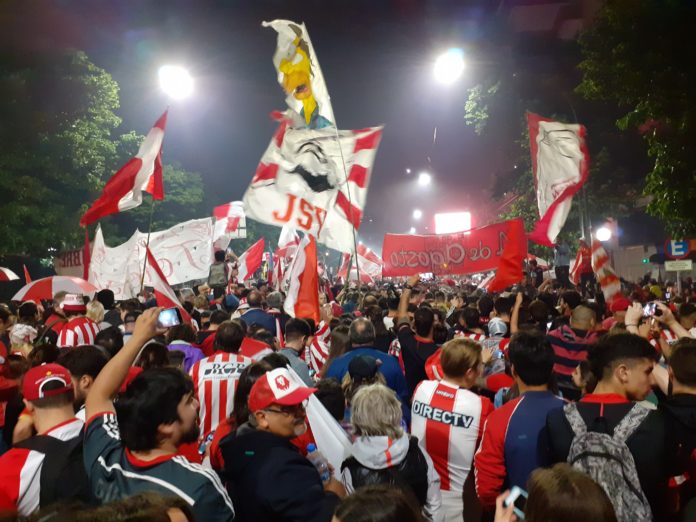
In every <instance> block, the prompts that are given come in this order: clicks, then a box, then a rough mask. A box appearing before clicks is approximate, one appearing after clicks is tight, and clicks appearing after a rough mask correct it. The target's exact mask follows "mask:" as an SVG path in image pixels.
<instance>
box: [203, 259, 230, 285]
mask: <svg viewBox="0 0 696 522" xmlns="http://www.w3.org/2000/svg"><path fill="white" fill-rule="evenodd" d="M225 268H226V267H225V263H213V264H212V265H210V272H208V286H210V287H215V286H227V274H226V270H225Z"/></svg>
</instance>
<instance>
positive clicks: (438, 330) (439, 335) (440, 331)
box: [433, 323, 449, 345]
mask: <svg viewBox="0 0 696 522" xmlns="http://www.w3.org/2000/svg"><path fill="white" fill-rule="evenodd" d="M448 336H449V330H448V329H447V326H445V324H444V323H435V324H434V325H433V342H434V343H435V344H437V345H440V344H443V343H444V342H445V341H447V337H448Z"/></svg>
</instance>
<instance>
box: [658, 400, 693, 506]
mask: <svg viewBox="0 0 696 522" xmlns="http://www.w3.org/2000/svg"><path fill="white" fill-rule="evenodd" d="M659 410H660V411H661V412H662V415H663V417H664V421H665V436H666V440H665V447H666V448H667V462H668V471H669V476H670V477H671V478H672V480H670V492H671V494H670V498H671V499H672V506H671V508H672V509H673V510H676V509H683V508H684V507H685V506H686V504H687V503H688V502H689V501H691V500H692V499H694V498H696V395H690V394H679V395H674V396H672V397H670V398H668V399H665V400H662V401H660V406H659ZM685 476H688V477H689V479H688V480H687V481H686V482H684V483H682V482H681V480H682V478H683V477H685ZM675 493H678V494H675Z"/></svg>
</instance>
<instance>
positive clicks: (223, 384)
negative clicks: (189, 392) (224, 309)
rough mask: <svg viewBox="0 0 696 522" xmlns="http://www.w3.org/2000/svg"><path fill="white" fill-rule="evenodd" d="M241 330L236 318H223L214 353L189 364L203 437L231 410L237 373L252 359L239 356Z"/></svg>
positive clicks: (216, 337) (237, 377) (216, 336)
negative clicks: (225, 319)
mask: <svg viewBox="0 0 696 522" xmlns="http://www.w3.org/2000/svg"><path fill="white" fill-rule="evenodd" d="M243 340H244V330H243V329H242V327H241V326H240V325H239V323H237V322H235V321H225V322H223V323H222V324H221V325H220V327H219V328H218V329H217V331H216V332H215V342H214V344H213V348H214V349H215V353H213V355H211V356H210V357H207V358H205V359H201V360H200V361H198V362H196V363H195V364H194V365H193V366H192V367H191V378H192V380H193V386H194V393H195V396H196V398H197V399H198V402H199V408H198V416H199V425H200V432H201V435H202V436H203V437H204V438H205V437H207V436H208V434H209V433H211V432H212V431H213V430H215V428H217V426H218V424H219V423H220V422H222V421H223V420H225V419H226V418H227V417H229V416H230V414H231V413H232V406H233V404H234V393H235V391H236V390H237V384H238V382H239V375H240V374H241V373H242V370H244V368H246V367H247V366H249V365H250V364H251V363H252V362H253V361H252V360H251V359H250V358H249V357H245V356H243V355H240V354H239V353H238V352H239V348H240V347H241V345H242V341H243Z"/></svg>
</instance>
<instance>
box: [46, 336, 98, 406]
mask: <svg viewBox="0 0 696 522" xmlns="http://www.w3.org/2000/svg"><path fill="white" fill-rule="evenodd" d="M57 362H58V364H60V365H61V366H63V367H64V368H67V369H68V371H69V372H70V377H71V378H72V385H73V390H74V394H75V407H76V408H80V407H81V406H82V405H83V404H84V403H85V399H86V398H87V394H88V393H89V390H90V389H91V388H92V384H94V380H95V379H96V378H97V375H99V372H100V371H102V368H104V366H106V363H107V362H108V359H107V358H106V356H105V355H104V354H103V353H102V352H100V351H99V350H98V349H97V348H95V347H94V346H78V347H77V348H71V349H64V350H63V351H62V352H61V354H60V357H58V361H57Z"/></svg>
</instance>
